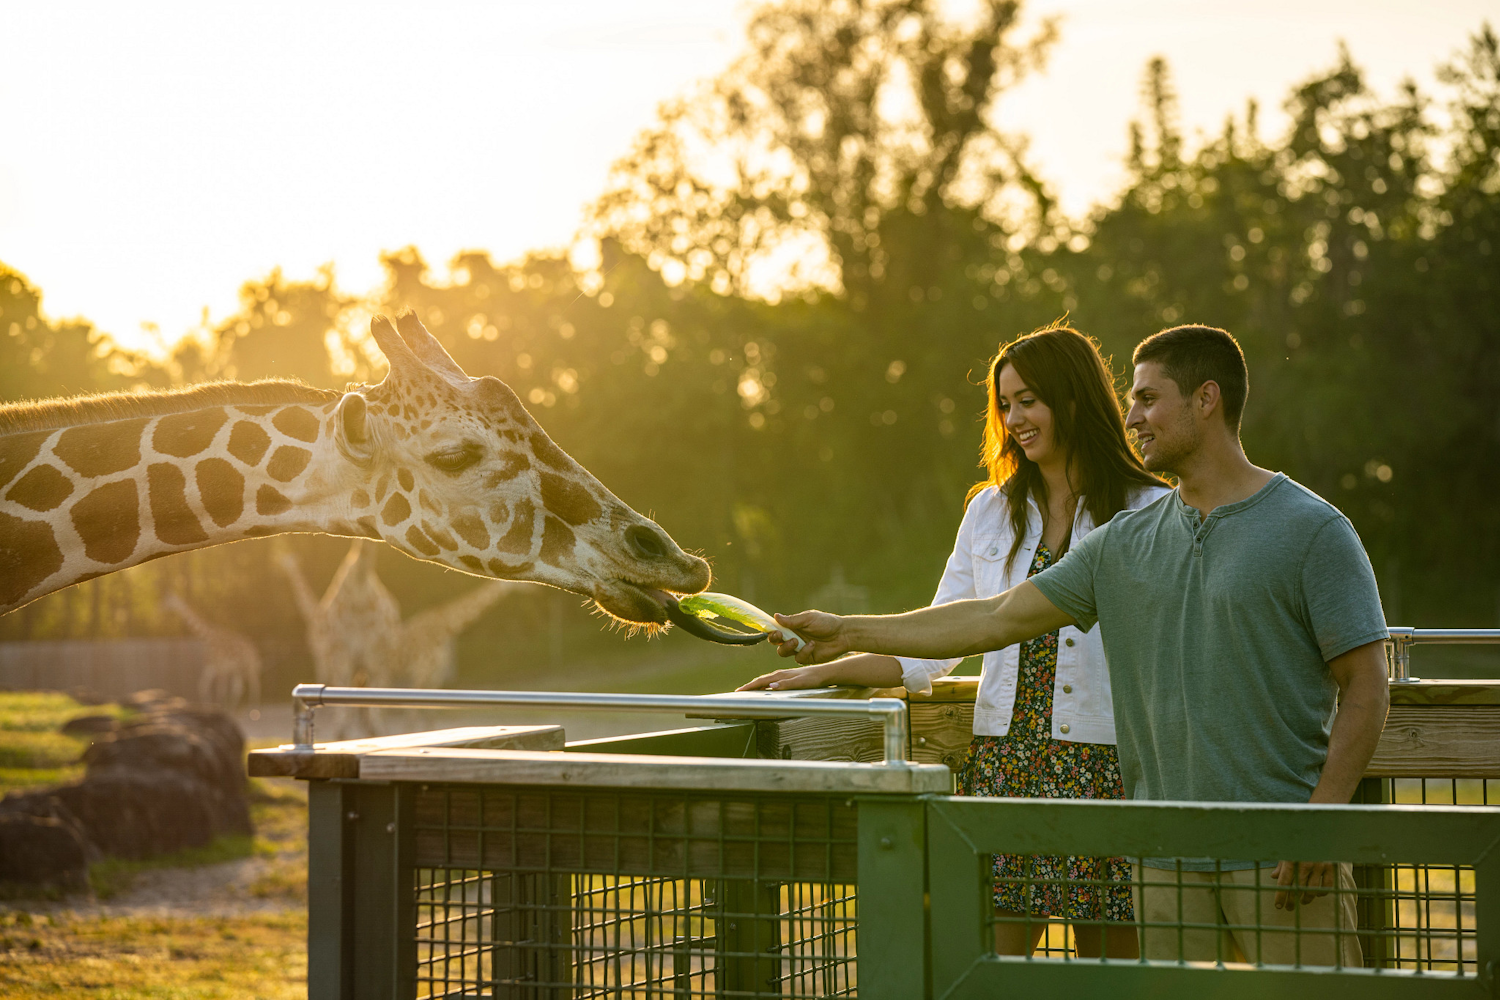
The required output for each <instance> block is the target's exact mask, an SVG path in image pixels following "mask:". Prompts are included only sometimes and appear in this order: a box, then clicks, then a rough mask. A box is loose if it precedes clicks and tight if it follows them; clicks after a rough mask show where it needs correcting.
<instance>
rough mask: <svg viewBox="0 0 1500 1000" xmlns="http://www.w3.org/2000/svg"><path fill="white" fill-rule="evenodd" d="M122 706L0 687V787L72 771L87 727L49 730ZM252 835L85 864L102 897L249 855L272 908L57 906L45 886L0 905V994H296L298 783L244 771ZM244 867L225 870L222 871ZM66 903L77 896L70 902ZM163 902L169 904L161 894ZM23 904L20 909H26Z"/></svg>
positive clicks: (272, 997) (302, 795) (66, 776)
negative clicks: (80, 733)
mask: <svg viewBox="0 0 1500 1000" xmlns="http://www.w3.org/2000/svg"><path fill="white" fill-rule="evenodd" d="M89 714H106V715H114V716H124V715H126V714H127V711H126V710H125V709H122V708H120V707H119V706H117V705H100V706H89V705H81V704H79V703H78V702H76V701H74V700H73V699H72V698H69V697H68V696H66V695H62V694H52V693H42V692H0V794H4V793H5V792H8V791H14V790H19V789H27V788H34V787H38V786H44V785H52V784H59V783H62V782H68V781H74V780H77V779H78V778H80V777H82V775H83V766H82V765H81V764H80V763H79V757H80V756H81V755H82V753H83V751H84V750H85V749H86V748H87V747H88V744H89V740H88V738H87V737H83V738H76V737H70V736H63V735H62V734H61V733H59V732H57V729H58V727H60V726H61V725H62V724H63V723H64V722H66V721H67V720H68V719H71V718H74V717H75V716H79V715H89ZM249 792H250V813H251V818H252V819H253V821H254V823H255V833H254V834H253V835H244V834H241V835H237V836H225V837H219V838H218V839H216V840H215V841H214V842H213V843H211V844H207V845H205V846H203V847H198V848H192V849H189V850H185V851H178V852H176V853H174V854H170V855H166V856H163V857H157V858H150V859H146V860H141V861H125V860H121V859H106V860H104V861H101V862H99V863H97V864H95V865H94V866H92V869H91V870H90V873H89V880H90V882H91V884H92V886H93V889H94V892H95V896H96V897H97V898H98V899H99V900H100V901H102V902H105V903H108V902H109V901H110V900H112V899H118V898H119V897H121V896H122V895H124V894H125V893H127V892H129V891H130V890H131V889H132V888H137V889H141V890H143V891H144V892H145V893H146V895H147V896H149V894H150V879H151V876H152V874H153V873H154V872H158V871H160V870H162V869H168V868H184V867H200V866H205V865H216V864H222V863H224V862H232V861H238V860H242V859H246V858H254V859H256V860H257V862H258V864H257V865H256V866H255V868H254V869H253V871H254V874H253V876H252V877H251V879H250V881H249V883H248V885H247V886H246V890H247V893H248V895H249V896H251V897H253V898H255V899H257V900H265V901H271V902H273V903H276V904H279V905H278V907H277V908H276V909H273V910H270V911H267V912H259V913H251V914H244V915H240V916H194V915H191V913H190V909H191V905H192V904H186V905H185V906H183V907H181V908H180V909H181V910H183V911H186V912H181V913H180V914H174V915H173V916H149V917H145V916H123V915H106V914H99V913H97V912H93V913H87V912H86V913H79V912H74V911H69V910H66V909H62V908H61V907H62V906H66V905H68V903H69V901H68V900H66V899H64V900H58V899H56V898H55V897H56V896H57V894H56V893H52V894H44V895H43V896H42V897H41V898H38V899H36V900H31V901H28V902H12V903H0V997H5V998H6V1000H32V998H37V997H48V998H55V997H97V998H100V1000H136V998H147V997H149V998H152V1000H160V998H165V1000H176V998H183V1000H186V998H189V997H192V998H195V1000H196V998H200V997H201V998H219V997H224V998H230V997H233V998H241V997H245V998H264V1000H282V998H291V997H298V998H300V997H304V996H306V994H307V943H306V942H307V918H306V913H305V904H306V899H307V793H306V790H305V789H304V788H303V787H302V786H301V785H300V784H299V783H295V782H290V781H266V780H262V779H251V780H250V787H249ZM236 870H238V871H241V872H242V871H243V869H230V871H236ZM73 902H82V901H81V900H74V901H73ZM167 905H169V906H171V905H173V904H167ZM28 907H29V909H28Z"/></svg>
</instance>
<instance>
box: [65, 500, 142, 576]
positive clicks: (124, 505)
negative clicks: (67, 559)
mask: <svg viewBox="0 0 1500 1000" xmlns="http://www.w3.org/2000/svg"><path fill="white" fill-rule="evenodd" d="M70 513H71V516H72V518H73V527H74V528H75V529H77V531H78V537H79V538H81V539H83V552H84V554H85V555H86V556H88V557H89V558H90V559H92V560H94V561H95V562H102V563H118V562H124V561H125V560H126V559H128V558H130V554H131V553H132V552H134V551H135V545H136V542H138V541H140V538H141V516H140V514H141V511H140V500H139V498H138V497H137V496H136V488H135V481H134V480H131V479H121V480H118V481H116V482H113V483H106V484H104V485H103V486H100V487H98V488H97V489H95V490H94V491H93V492H92V493H89V494H88V495H87V496H85V497H84V498H83V499H82V500H79V501H78V502H77V503H75V504H74V505H73V509H72V511H71V512H70Z"/></svg>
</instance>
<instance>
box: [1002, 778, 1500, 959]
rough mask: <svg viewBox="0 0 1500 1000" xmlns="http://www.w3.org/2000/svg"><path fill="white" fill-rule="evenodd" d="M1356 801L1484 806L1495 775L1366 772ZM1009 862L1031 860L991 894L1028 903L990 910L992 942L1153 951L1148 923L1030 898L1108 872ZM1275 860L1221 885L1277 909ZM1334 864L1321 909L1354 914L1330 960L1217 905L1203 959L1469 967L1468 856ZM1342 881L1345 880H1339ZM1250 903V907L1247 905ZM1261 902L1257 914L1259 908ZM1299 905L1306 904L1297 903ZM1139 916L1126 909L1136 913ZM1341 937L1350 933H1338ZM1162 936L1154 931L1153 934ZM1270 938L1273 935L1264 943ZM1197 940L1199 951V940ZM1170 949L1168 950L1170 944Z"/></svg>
mask: <svg viewBox="0 0 1500 1000" xmlns="http://www.w3.org/2000/svg"><path fill="white" fill-rule="evenodd" d="M1355 801H1356V802H1359V803H1364V804H1398V805H1438V806H1455V805H1456V806H1488V805H1494V804H1497V803H1500V780H1497V779H1484V778H1370V779H1366V781H1365V783H1364V786H1363V787H1362V788H1361V790H1360V794H1359V795H1358V796H1357V797H1356V799H1355ZM1119 860H1120V862H1121V863H1124V864H1126V865H1128V866H1129V867H1131V868H1132V870H1133V879H1134V881H1136V882H1140V881H1141V880H1142V876H1143V875H1144V876H1145V879H1146V880H1147V881H1150V882H1153V883H1164V885H1163V886H1161V887H1162V888H1167V889H1170V890H1171V891H1172V892H1173V893H1174V894H1175V892H1176V891H1177V886H1176V873H1175V866H1171V867H1168V868H1166V869H1162V868H1160V867H1158V868H1155V869H1153V868H1146V869H1145V870H1144V872H1143V871H1141V870H1140V869H1139V868H1138V867H1137V866H1138V865H1139V862H1140V859H1130V860H1128V861H1127V860H1126V859H1119ZM1016 864H1017V865H1030V866H1031V868H1030V870H1028V871H1026V872H1025V873H1024V874H1021V875H1018V876H1015V877H1010V878H1007V877H1005V876H1003V875H997V878H996V888H997V892H996V895H997V897H999V896H1000V895H1001V891H999V890H1003V889H1004V888H1005V887H1006V886H1010V887H1012V891H1011V893H1010V895H1011V896H1012V897H1013V898H1014V897H1015V896H1016V894H1017V891H1024V892H1025V893H1026V898H1027V899H1033V900H1034V903H1033V905H1032V906H1031V907H1029V908H1023V909H1020V910H1017V911H1016V912H1015V913H1014V915H1006V914H1004V913H1001V914H998V915H997V916H996V917H995V918H994V919H993V921H992V926H994V927H997V928H1002V929H1001V930H999V932H998V933H999V934H1000V935H1001V936H1000V937H999V938H997V946H1005V947H1009V948H1010V949H1012V950H1014V949H1015V948H1016V947H1017V943H1018V942H1024V943H1026V944H1028V945H1029V944H1030V942H1033V941H1034V942H1035V944H1034V946H1033V951H1032V952H1031V954H1032V955H1033V956H1034V957H1036V958H1050V959H1060V960H1064V961H1071V960H1073V959H1075V958H1079V957H1095V956H1097V955H1098V954H1099V953H1100V952H1101V951H1106V952H1108V951H1109V950H1110V949H1109V948H1108V945H1109V941H1110V938H1111V936H1113V938H1114V940H1115V942H1116V949H1115V950H1118V949H1119V948H1121V947H1123V948H1125V949H1126V950H1129V947H1130V944H1131V942H1141V941H1144V942H1145V944H1146V945H1147V948H1146V953H1147V957H1148V958H1151V957H1154V956H1153V954H1152V953H1153V952H1159V951H1160V949H1159V948H1152V947H1150V946H1151V945H1152V944H1153V942H1152V940H1151V939H1152V936H1153V934H1152V928H1150V927H1143V928H1141V933H1140V935H1139V936H1138V935H1137V933H1136V931H1135V929H1133V928H1132V927H1130V926H1122V924H1121V922H1120V921H1119V920H1117V919H1113V920H1112V919H1104V918H1103V917H1102V916H1101V915H1098V914H1095V913H1093V912H1091V911H1085V912H1083V913H1082V914H1081V915H1080V917H1081V918H1074V919H1070V916H1071V913H1072V911H1064V913H1063V914H1062V915H1055V909H1056V908H1055V907H1044V906H1037V905H1035V903H1038V902H1041V901H1042V897H1043V896H1044V895H1047V896H1051V897H1052V898H1054V899H1055V898H1056V897H1057V896H1058V895H1060V894H1069V895H1078V894H1080V892H1081V893H1083V894H1085V895H1088V896H1090V897H1092V895H1093V894H1094V893H1095V892H1100V891H1103V892H1106V893H1107V891H1108V889H1109V888H1110V887H1111V886H1112V885H1114V884H1113V883H1111V882H1109V881H1107V880H1096V879H1077V878H1075V879H1059V878H1056V877H1045V876H1039V875H1038V873H1037V872H1036V870H1035V867H1036V862H1035V858H1034V857H1032V856H1027V857H1026V858H1025V859H1022V860H1019V861H1017V862H1016ZM1276 864H1277V862H1274V861H1272V862H1261V863H1260V864H1259V865H1258V866H1257V868H1256V870H1257V871H1258V872H1259V873H1260V874H1259V876H1258V881H1259V883H1260V884H1259V885H1257V884H1254V883H1255V882H1256V881H1257V880H1255V879H1251V880H1250V881H1251V882H1252V884H1251V885H1250V886H1248V887H1244V886H1241V887H1239V888H1235V887H1233V886H1228V887H1227V888H1226V889H1225V890H1224V891H1226V892H1228V894H1229V895H1228V898H1229V900H1230V903H1231V907H1233V906H1234V905H1236V900H1237V899H1241V898H1242V899H1245V900H1249V899H1251V898H1252V897H1257V898H1259V899H1260V900H1261V901H1262V905H1265V904H1264V901H1265V900H1266V898H1267V897H1269V899H1270V903H1269V905H1266V906H1265V908H1266V909H1269V910H1272V911H1274V910H1276V907H1275V896H1276V893H1277V892H1278V891H1279V889H1278V887H1275V886H1273V885H1272V884H1271V883H1272V882H1273V880H1272V879H1271V877H1270V876H1271V873H1272V872H1273V871H1274V868H1275V865H1276ZM1342 867H1343V868H1344V869H1345V871H1344V874H1343V875H1341V881H1340V882H1339V884H1338V885H1337V886H1335V887H1334V888H1333V890H1332V891H1331V892H1329V893H1327V894H1326V899H1325V901H1324V902H1321V903H1319V904H1318V909H1319V910H1322V909H1324V908H1325V904H1326V907H1331V908H1333V909H1335V910H1337V911H1338V912H1340V913H1347V911H1348V909H1349V908H1350V907H1352V912H1353V917H1352V923H1351V918H1349V917H1348V916H1347V915H1346V916H1345V917H1343V918H1342V919H1343V922H1344V923H1346V924H1350V925H1351V926H1352V927H1353V928H1354V931H1353V933H1352V934H1351V933H1350V931H1349V930H1348V928H1346V927H1343V926H1341V927H1340V928H1339V929H1338V930H1337V933H1336V934H1335V935H1332V936H1330V946H1331V947H1333V951H1335V952H1337V960H1335V958H1334V956H1333V955H1332V954H1331V953H1330V954H1329V956H1328V961H1326V962H1324V963H1315V962H1313V961H1312V960H1311V959H1312V954H1311V953H1309V955H1308V956H1306V957H1305V959H1304V956H1303V955H1302V954H1301V952H1300V949H1299V948H1294V949H1293V950H1292V952H1291V953H1290V955H1288V954H1287V953H1286V949H1284V948H1281V947H1280V946H1279V945H1278V942H1279V941H1280V940H1281V939H1280V938H1278V937H1276V936H1272V937H1270V938H1267V937H1265V936H1264V934H1262V935H1261V936H1260V937H1258V938H1256V937H1255V928H1256V926H1257V925H1260V926H1261V927H1264V926H1265V925H1264V924H1263V923H1262V920H1263V916H1254V917H1252V918H1251V919H1249V920H1247V921H1246V922H1245V923H1244V924H1243V925H1241V926H1236V925H1233V924H1229V923H1224V922H1222V921H1223V920H1224V919H1225V918H1223V916H1222V914H1223V910H1222V908H1221V909H1220V916H1219V917H1216V918H1215V919H1216V923H1215V926H1216V928H1217V934H1218V937H1217V938H1215V939H1214V940H1215V944H1214V947H1213V950H1212V951H1211V952H1210V953H1209V954H1208V960H1210V961H1219V960H1222V961H1226V962H1229V961H1239V962H1248V963H1249V964H1303V965H1313V964H1326V965H1328V966H1333V967H1341V966H1344V965H1355V966H1358V965H1362V966H1363V967H1365V968H1382V969H1407V970H1421V971H1427V972H1453V973H1459V974H1463V975H1474V974H1475V973H1476V969H1475V915H1474V909H1475V894H1474V869H1473V867H1472V866H1469V865H1440V864H1392V865H1348V866H1342ZM1344 876H1347V879H1345V878H1344ZM1225 877H1226V880H1227V879H1228V878H1229V873H1228V872H1225ZM1187 878H1188V880H1189V882H1191V881H1192V879H1193V875H1191V874H1190V875H1188V876H1187ZM1240 878H1241V881H1243V880H1245V877H1244V876H1241V877H1240ZM1345 881H1347V882H1348V884H1347V885H1346V884H1345ZM1155 888H1157V887H1156V886H1153V890H1154V889H1155ZM1190 889H1191V886H1190V885H1189V886H1185V887H1184V891H1188V890H1190ZM1130 892H1131V897H1132V901H1131V909H1132V912H1133V911H1134V910H1136V909H1137V908H1138V907H1139V893H1140V888H1139V886H1137V887H1134V888H1132V889H1131V890H1130ZM1153 894H1154V891H1153ZM1221 895H1222V892H1221ZM1187 898H1188V900H1189V901H1191V900H1192V898H1193V894H1192V892H1191V891H1188V895H1187ZM1319 898H1324V897H1319ZM997 901H998V900H997ZM1249 909H1250V910H1251V911H1253V910H1254V907H1249ZM1190 911H1191V906H1189V907H1188V908H1187V909H1185V910H1184V911H1183V912H1184V914H1185V915H1186V914H1188V913H1189V912H1190ZM1261 912H1262V914H1263V913H1264V910H1263V911H1261ZM1301 912H1304V913H1305V910H1304V911H1301ZM1299 916H1300V914H1299ZM1142 919H1143V918H1141V917H1139V916H1135V917H1133V920H1135V921H1139V920H1142ZM1075 928H1077V929H1079V930H1081V931H1082V932H1083V933H1082V935H1081V937H1082V939H1083V940H1082V941H1080V940H1079V937H1080V935H1076V934H1075V932H1074V930H1075ZM1178 929H1179V928H1178V924H1177V921H1176V920H1175V919H1173V920H1171V921H1170V922H1169V923H1168V924H1167V925H1166V927H1164V928H1156V931H1158V932H1159V931H1162V930H1166V931H1168V932H1169V937H1170V936H1171V935H1173V934H1175V933H1176V932H1177V931H1178ZM1181 929H1182V931H1183V933H1184V934H1185V935H1187V936H1188V938H1190V939H1192V940H1195V941H1196V940H1199V938H1195V937H1193V932H1195V931H1197V932H1201V933H1202V935H1203V936H1202V940H1208V937H1207V934H1206V929H1204V928H1196V927H1194V926H1193V921H1192V920H1190V919H1189V920H1187V922H1186V924H1184V925H1183V927H1182V928H1181ZM1245 936H1249V937H1250V938H1251V939H1252V942H1253V943H1252V945H1251V947H1250V949H1249V950H1248V951H1247V950H1245V949H1243V948H1242V947H1240V945H1239V944H1238V939H1239V938H1242V937H1245ZM1346 937H1349V938H1351V939H1352V941H1350V942H1346V941H1345V940H1344V938H1346ZM1334 938H1336V939H1337V941H1336V944H1335V943H1334V942H1333V939H1334ZM1162 940H1163V939H1162V938H1161V937H1160V936H1159V934H1158V935H1157V937H1156V941H1157V942H1160V941H1162ZM1122 942H1123V944H1122ZM1268 943H1269V945H1271V947H1269V948H1268V947H1267V946H1268ZM1080 945H1081V946H1082V947H1081V948H1080ZM1355 946H1357V947H1358V958H1357V959H1356V958H1355V957H1354V954H1353V952H1352V951H1351V948H1353V947H1355ZM1198 950H1199V951H1200V952H1201V951H1203V949H1201V948H1200V949H1198ZM1169 957H1175V953H1174V954H1173V955H1171V956H1169ZM1276 957H1280V958H1285V959H1288V960H1287V961H1286V962H1282V963H1277V962H1273V961H1272V958H1276Z"/></svg>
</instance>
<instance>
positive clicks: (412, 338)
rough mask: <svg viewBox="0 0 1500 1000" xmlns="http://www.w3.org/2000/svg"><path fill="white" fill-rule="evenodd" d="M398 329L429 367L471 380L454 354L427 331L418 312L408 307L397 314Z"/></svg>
mask: <svg viewBox="0 0 1500 1000" xmlns="http://www.w3.org/2000/svg"><path fill="white" fill-rule="evenodd" d="M396 329H397V330H398V331H399V332H400V334H401V339H402V340H404V341H406V346H407V347H410V348H411V350H412V353H413V354H415V355H416V356H417V357H418V358H420V359H421V360H422V361H423V362H424V363H425V364H426V365H427V367H429V368H431V369H432V370H434V371H436V372H437V373H439V374H440V375H447V376H449V377H450V378H459V379H462V380H463V381H464V382H468V381H469V376H468V374H467V373H466V372H465V371H464V370H463V369H462V368H460V367H458V362H457V361H454V360H453V356H452V355H450V354H449V353H448V352H447V351H446V350H444V349H443V345H442V344H441V343H439V342H438V339H437V338H436V337H434V336H433V335H432V334H430V333H428V332H427V327H425V326H423V325H422V321H421V320H419V319H417V314H416V313H414V312H412V311H411V310H409V309H408V310H407V311H406V312H404V313H402V314H401V315H400V316H397V317H396Z"/></svg>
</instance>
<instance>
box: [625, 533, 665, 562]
mask: <svg viewBox="0 0 1500 1000" xmlns="http://www.w3.org/2000/svg"><path fill="white" fill-rule="evenodd" d="M625 543H626V544H627V545H629V546H630V551H631V552H633V553H635V555H636V556H637V557H638V558H641V559H660V558H662V557H663V556H665V555H666V554H667V543H666V540H665V539H664V538H662V536H661V532H659V531H656V530H655V529H653V528H648V527H647V526H646V525H644V524H635V525H631V526H630V527H629V528H626V529H625Z"/></svg>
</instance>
